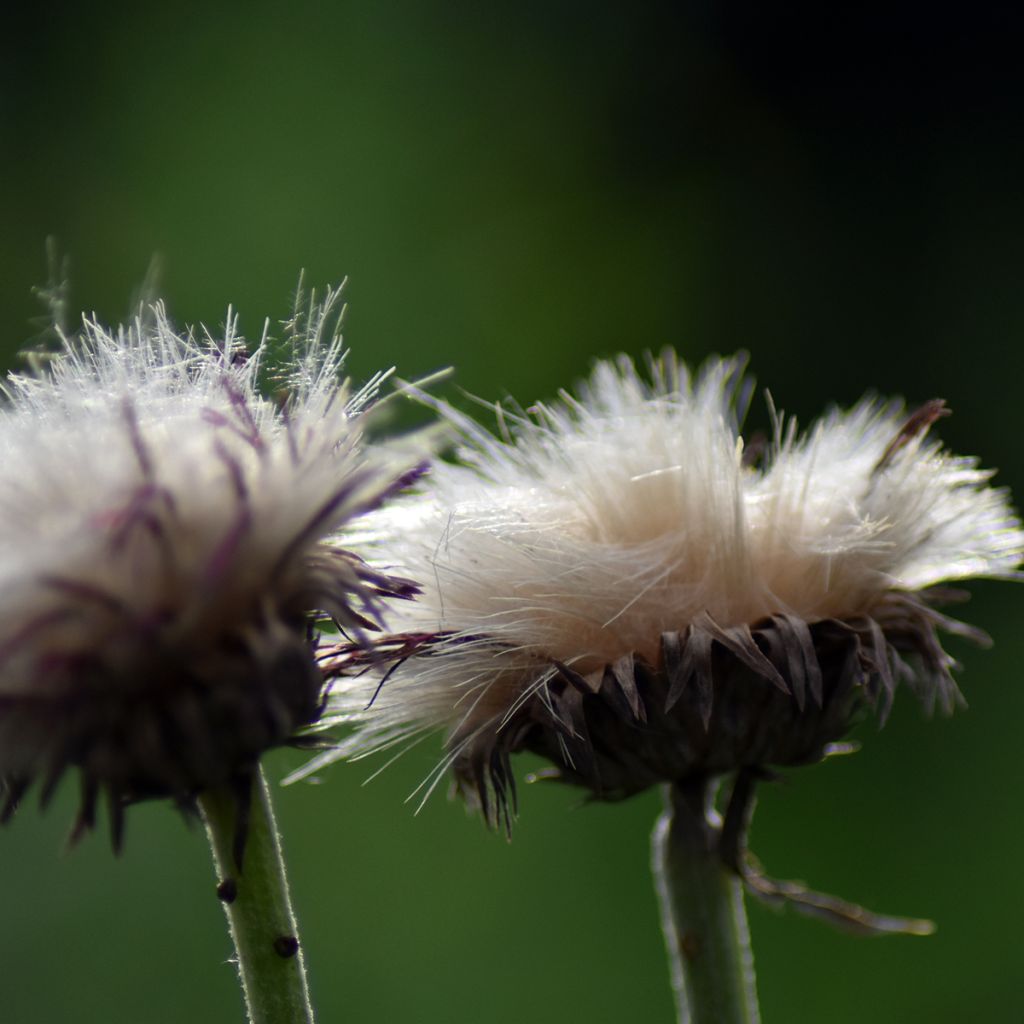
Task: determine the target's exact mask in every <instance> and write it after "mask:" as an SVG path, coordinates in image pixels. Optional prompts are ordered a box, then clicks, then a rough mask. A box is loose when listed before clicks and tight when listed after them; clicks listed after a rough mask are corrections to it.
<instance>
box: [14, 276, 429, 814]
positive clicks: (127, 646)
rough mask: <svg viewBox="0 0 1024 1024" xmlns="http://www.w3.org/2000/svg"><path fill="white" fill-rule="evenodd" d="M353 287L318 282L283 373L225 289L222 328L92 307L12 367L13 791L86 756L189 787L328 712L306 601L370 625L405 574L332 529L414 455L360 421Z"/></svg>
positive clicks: (140, 788) (119, 783)
mask: <svg viewBox="0 0 1024 1024" xmlns="http://www.w3.org/2000/svg"><path fill="white" fill-rule="evenodd" d="M338 298H339V295H338V292H336V291H331V292H329V293H328V294H327V296H326V299H325V301H323V302H319V303H318V302H316V301H313V300H311V302H310V306H309V309H308V311H307V312H306V314H305V316H304V317H303V318H302V319H301V321H300V322H298V323H296V324H293V325H292V328H293V330H292V333H293V339H292V340H293V343H294V344H293V352H292V354H291V357H290V362H289V363H288V364H287V365H286V366H285V367H284V368H283V369H282V370H281V371H279V372H278V374H277V375H276V376H275V377H274V378H273V379H272V380H271V381H270V383H271V385H272V388H273V390H274V391H275V392H276V394H274V395H272V396H271V397H264V389H263V386H262V385H263V383H264V382H263V381H262V380H261V377H262V376H263V375H264V374H265V373H266V368H265V366H264V362H265V360H266V358H267V355H268V347H269V339H268V338H267V337H266V336H265V337H264V338H263V340H262V341H261V342H260V343H259V344H258V345H256V346H255V347H254V348H253V349H252V350H248V349H247V348H246V346H245V343H244V341H243V339H242V338H240V337H239V336H238V334H237V330H236V320H235V317H234V316H233V315H232V314H231V313H230V311H229V315H228V320H227V326H226V329H225V333H224V336H223V337H221V338H214V337H212V336H210V335H208V334H205V333H204V334H203V335H202V336H198V337H197V336H194V335H192V334H185V335H182V334H180V333H178V332H177V331H176V330H175V329H174V328H173V326H172V325H171V324H170V323H169V321H168V319H167V316H166V314H165V312H164V309H163V307H162V306H161V305H156V306H155V307H153V309H152V310H150V311H149V312H148V313H147V314H146V315H145V316H144V317H140V318H139V319H137V320H136V321H135V322H134V323H133V324H131V325H130V326H128V327H122V328H120V329H119V330H117V331H107V330H106V329H105V328H103V327H102V326H101V325H99V324H98V323H96V322H95V321H93V320H86V321H85V323H84V328H83V331H82V334H81V336H80V337H76V338H73V339H68V340H67V341H66V342H65V344H64V347H63V350H62V351H60V352H58V353H57V354H56V355H54V356H52V357H49V358H46V359H45V360H43V368H42V370H41V372H39V373H32V374H14V375H12V376H11V377H10V378H9V380H8V383H7V386H6V388H5V391H6V402H4V404H3V405H2V407H0V459H2V464H3V467H4V478H5V485H4V487H3V489H2V490H0V777H3V778H6V780H7V785H8V793H9V795H11V794H13V795H14V796H16V795H17V794H18V792H19V791H20V788H23V786H24V785H25V784H26V783H27V782H28V781H30V780H31V778H33V777H35V776H37V775H39V774H44V775H51V776H57V775H59V774H60V772H61V771H63V770H64V769H65V768H67V767H71V766H73V765H76V766H78V767H80V768H81V769H82V772H83V777H84V778H85V781H86V788H87V789H88V787H89V786H92V787H93V788H94V789H95V788H96V787H99V788H100V789H104V788H106V789H108V790H109V791H110V792H111V794H112V795H113V796H114V797H115V803H117V802H119V801H122V800H125V799H131V798H135V797H137V796H140V795H148V794H149V793H154V794H161V795H162V794H170V795H173V796H174V797H175V798H176V799H178V800H180V801H185V800H187V799H188V798H189V797H190V796H191V795H193V794H194V792H195V791H196V790H198V789H201V788H204V786H205V785H207V784H208V785H215V784H220V783H223V782H224V781H225V779H226V778H227V777H228V776H230V775H232V774H233V773H238V772H243V773H244V771H246V770H248V769H249V768H251V765H252V764H253V763H254V761H255V758H256V757H258V755H259V753H260V752H261V751H262V749H265V748H266V747H267V746H272V745H274V744H275V743H279V742H285V741H287V739H288V738H289V737H290V736H291V735H293V734H294V732H295V730H296V729H297V728H298V727H299V726H301V725H305V724H308V722H309V721H310V720H311V717H312V716H313V714H314V713H315V709H316V707H317V705H318V702H319V689H320V684H319V682H318V680H319V678H320V677H319V672H318V670H317V667H316V664H315V660H314V656H313V650H312V648H311V646H310V639H309V636H308V633H307V616H308V615H309V614H313V613H320V614H323V615H326V616H328V617H330V618H332V619H334V620H335V621H336V622H337V623H339V624H340V625H341V626H342V627H344V628H348V629H350V630H355V631H357V632H358V631H359V630H360V629H362V628H363V627H364V626H366V625H367V624H370V623H372V621H373V620H375V619H376V618H377V617H378V613H379V611H380V605H381V599H382V598H383V597H384V596H389V595H392V594H395V593H397V594H401V595H403V596H409V594H410V593H411V592H412V588H411V587H410V586H409V585H408V584H407V583H406V582H405V581H402V580H397V579H394V578H391V577H389V576H386V575H384V574H383V573H380V572H378V571H376V570H373V569H371V568H370V567H369V566H367V565H366V564H365V563H363V562H362V561H361V560H360V559H359V558H357V557H355V556H354V555H352V554H351V553H350V552H348V551H347V550H346V549H344V548H343V547H342V546H340V545H338V544H336V543H334V542H328V541H327V538H328V537H329V536H330V535H331V534H332V533H334V532H336V531H338V530H339V529H341V528H342V527H343V526H345V525H346V524H348V523H350V522H351V521H352V520H353V519H355V518H356V517H358V516H360V515H362V514H363V513H365V512H367V511H368V510H370V509H373V508H375V507H377V506H378V505H380V504H381V503H382V502H383V501H384V500H385V499H386V498H387V497H388V496H389V495H391V494H392V493H394V492H396V491H397V490H399V489H401V488H402V487H403V486H404V485H405V484H406V483H408V482H409V480H410V479H411V478H412V476H414V475H415V474H416V472H417V470H416V469H415V463H414V461H413V460H411V459H410V458H408V457H407V456H405V455H398V454H396V453H390V452H385V451H383V450H372V451H368V450H367V449H366V448H365V447H364V445H363V442H362V429H363V425H364V421H365V418H366V416H367V413H368V411H369V409H370V406H371V404H372V402H373V399H374V397H375V394H376V390H377V387H378V385H379V383H380V381H381V380H382V379H383V378H382V377H376V378H374V379H373V380H371V381H370V383H369V384H368V385H367V386H366V387H364V388H363V389H362V390H360V391H358V392H356V393H353V392H352V391H351V389H350V388H349V386H348V384H347V382H345V381H344V380H342V379H341V377H340V370H341V365H342V360H343V351H342V348H341V342H340V337H339V336H338V335H337V333H336V331H335V330H334V325H335V323H336V317H335V313H336V307H337V303H338ZM87 695H88V697H89V699H85V698H86V696H87ZM119 701H121V703H120V704H119ZM247 702H248V703H247ZM91 714H92V715H94V716H95V719H96V720H95V721H94V722H92V724H91V725H83V724H82V723H83V722H87V721H90V718H89V716H90V715H91ZM72 719H74V721H72ZM76 723H77V724H76ZM152 730H155V735H157V738H156V739H154V738H153V735H154V733H153V732H152ZM232 730H233V734H229V733H231V732H232ZM133 731H134V732H136V733H137V735H134V736H133V735H132V733H133ZM190 743H193V747H194V749H187V748H188V746H189V744H190ZM119 744H120V745H121V746H120V747H119ZM147 744H148V750H147V749H146V748H147ZM176 746H180V747H181V748H182V749H181V750H178V751H176V750H175V747H176ZM122 747H123V749H121V748H122ZM129 748H131V749H129ZM86 810H87V809H86V808H83V811H86ZM88 813H89V814H91V811H89V812H88ZM89 823H90V822H88V821H86V822H85V824H89Z"/></svg>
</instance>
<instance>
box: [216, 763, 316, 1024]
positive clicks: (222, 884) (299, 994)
mask: <svg viewBox="0 0 1024 1024" xmlns="http://www.w3.org/2000/svg"><path fill="white" fill-rule="evenodd" d="M245 801H251V803H250V804H249V806H248V807H247V806H245ZM199 805H200V808H201V810H202V813H203V820H204V821H205V822H206V831H207V834H208V835H209V837H210V846H211V847H212V850H213V861H214V867H215V869H216V871H217V881H218V885H217V895H218V896H219V897H220V899H221V901H222V903H223V906H224V912H225V913H226V914H227V918H228V929H229V930H230V932H231V938H232V940H233V941H234V944H235V950H236V952H237V956H238V974H239V977H240V979H241V982H242V991H243V993H244V995H245V1005H246V1010H247V1011H248V1014H249V1022H250V1024H313V1009H312V1006H311V1005H310V1002H309V989H308V987H307V985H306V969H305V965H304V963H303V955H302V949H301V947H300V946H299V934H298V927H297V924H296V920H295V914H294V912H293V911H292V905H291V899H290V897H289V895H288V879H287V877H286V875H285V869H284V859H283V857H282V856H281V841H280V837H279V836H278V832H277V825H276V824H275V822H274V812H273V810H272V808H271V804H270V791H269V790H268V788H267V783H266V779H265V778H264V777H263V772H262V770H258V772H257V776H256V778H255V780H254V785H253V786H252V792H251V793H246V794H245V797H244V800H243V801H242V803H241V804H240V802H239V793H238V792H236V791H234V790H229V789H224V790H214V791H211V792H207V793H204V794H203V795H202V796H201V797H200V798H199ZM243 851H244V861H243V856H242V855H243ZM243 863H244V870H243V867H242V866H243Z"/></svg>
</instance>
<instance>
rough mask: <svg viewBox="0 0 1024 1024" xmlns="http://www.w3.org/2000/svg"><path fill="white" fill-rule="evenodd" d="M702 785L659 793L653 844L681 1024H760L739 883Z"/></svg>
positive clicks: (684, 785)
mask: <svg viewBox="0 0 1024 1024" xmlns="http://www.w3.org/2000/svg"><path fill="white" fill-rule="evenodd" d="M720 836H721V828H720V826H719V824H718V821H717V815H716V814H715V811H714V807H713V804H712V789H711V786H710V784H709V783H707V782H705V781H698V782H687V783H677V784H674V785H669V786H666V787H665V810H664V812H663V813H662V815H661V817H659V818H658V822H657V825H656V826H655V828H654V834H653V836H652V837H651V846H652V854H653V856H652V868H653V870H654V882H655V887H656V889H657V892H658V901H659V903H660V906H661V925H662V929H663V930H664V932H665V943H666V945H667V947H668V955H669V965H670V969H671V972H672V989H673V991H674V993H675V997H676V1015H677V1019H678V1022H679V1024H759V1021H760V1019H761V1015H760V1011H759V1010H758V1005H757V989H756V986H755V982H754V958H753V954H752V953H751V951H750V934H749V932H748V931H747V917H746V912H745V910H744V907H743V883H742V882H741V880H740V878H739V877H738V876H737V875H736V874H735V873H734V872H733V871H730V870H729V869H728V868H727V867H726V866H725V865H724V864H723V861H722V857H721V852H720V849H719V840H720Z"/></svg>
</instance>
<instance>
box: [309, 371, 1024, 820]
mask: <svg viewBox="0 0 1024 1024" xmlns="http://www.w3.org/2000/svg"><path fill="white" fill-rule="evenodd" d="M744 362H745V361H744V359H743V358H742V357H737V358H732V359H726V360H713V361H711V362H709V363H708V364H707V366H706V367H705V368H704V370H703V372H702V373H701V374H700V375H699V376H698V377H697V378H696V379H695V380H692V379H691V376H690V374H689V372H688V371H687V369H686V367H685V366H684V365H682V364H681V363H680V362H679V361H678V359H677V357H676V356H675V355H674V354H673V353H672V352H666V353H664V354H663V355H662V356H661V357H660V358H658V359H652V360H651V361H650V363H649V366H648V374H649V379H644V377H642V376H641V374H640V373H638V372H637V370H636V369H635V367H634V365H633V364H632V363H631V362H630V361H629V360H628V359H627V358H625V357H621V358H619V359H618V360H616V361H615V362H601V363H598V364H597V366H596V368H595V369H594V372H593V374H592V376H591V378H590V379H589V381H588V382H587V383H585V384H584V385H582V387H581V388H580V389H579V392H578V394H577V395H575V396H574V395H572V394H569V393H567V392H563V393H562V394H561V396H560V398H559V400H558V401H557V402H555V403H554V404H550V405H538V406H536V407H534V408H533V409H532V410H530V411H529V413H524V412H521V411H518V410H512V411H511V412H510V411H508V410H505V409H502V408H500V407H498V408H497V410H496V411H497V415H498V434H497V436H494V435H492V434H490V433H488V432H487V431H486V430H484V429H483V428H481V427H479V426H478V425H476V424H475V423H474V422H472V421H470V420H469V419H467V418H465V417H463V416H462V415H461V414H459V413H458V412H456V411H454V410H453V409H451V408H448V407H444V408H443V411H444V413H445V414H446V415H447V417H448V419H449V420H450V422H451V423H452V424H453V426H454V428H455V429H456V431H457V433H458V436H459V444H458V462H457V463H455V464H449V465H439V466H437V467H436V469H435V471H434V472H433V473H432V476H431V481H430V488H429V491H426V490H424V491H423V492H422V493H420V494H419V495H418V496H416V497H413V498H411V499H408V500H406V501H404V502H402V503H400V504H399V505H397V506H393V507H392V508H391V509H389V510H384V511H382V512H381V513H378V514H376V515H375V516H374V517H373V518H372V521H371V523H370V527H371V531H372V532H371V534H370V535H368V538H369V539H370V540H372V541H373V543H376V544H378V545H379V546H380V548H381V550H383V551H386V552H387V559H388V561H389V562H392V563H394V562H397V563H398V564H399V565H400V566H401V569H402V571H404V572H407V573H408V574H409V575H410V576H412V577H413V578H414V579H416V580H418V581H420V582H421V583H422V585H423V593H422V595H421V596H420V598H419V599H418V600H417V601H416V602H412V603H410V604H409V605H407V606H404V607H403V608H402V610H401V612H400V613H399V618H398V620H397V623H398V624H399V625H400V626H401V629H400V630H399V631H398V632H396V633H394V634H392V635H390V636H388V637H385V638H383V639H382V640H381V641H380V642H379V652H386V653H387V654H388V655H389V657H390V661H391V668H390V671H389V672H388V673H387V676H386V678H384V679H383V680H382V679H381V677H380V671H379V668H378V667H377V665H379V662H378V663H377V664H376V665H375V664H373V663H372V662H371V660H370V659H368V658H367V656H366V655H365V654H364V653H362V652H360V651H358V650H355V649H354V648H352V647H351V646H350V645H345V644H341V645H338V646H337V647H336V648H335V650H334V652H333V656H334V662H333V667H332V671H333V672H335V673H336V674H338V675H339V676H341V677H342V678H340V679H339V680H338V682H337V683H336V685H335V688H334V690H333V694H332V697H331V702H330V706H331V711H332V717H333V719H334V720H343V721H348V722H353V723H355V724H356V726H357V729H356V731H355V732H354V733H353V734H352V735H351V736H350V737H348V738H347V739H346V740H345V742H343V743H342V745H341V746H340V748H339V749H338V750H336V751H334V752H331V753H328V754H326V755H323V756H322V757H321V758H320V759H319V760H318V761H316V762H314V764H313V765H312V766H311V768H310V770H312V769H313V768H315V767H316V766H317V765H318V764H322V763H324V762H325V761H327V760H330V759H331V758H333V757H340V756H350V757H351V756H356V757H358V756H363V755H365V754H367V753H370V752H373V751H377V750H383V749H387V748H391V747H395V746H398V747H402V746H403V745H405V744H408V743H410V742H413V741H414V740H415V738H416V737H417V735H418V734H420V733H421V732H423V731H430V730H434V729H437V728H443V729H445V730H446V731H447V754H446V757H445V759H444V761H443V762H442V763H441V764H440V765H439V766H438V769H437V771H436V772H435V773H434V774H433V775H432V776H431V777H430V778H429V779H428V780H426V781H425V783H424V789H425V790H426V792H429V791H430V790H431V789H432V788H433V787H434V786H435V785H436V784H437V782H438V781H439V779H440V778H441V777H442V776H443V774H444V773H445V771H446V770H447V768H448V767H449V766H450V767H451V768H453V769H454V775H455V779H456V783H457V785H458V788H459V789H460V790H461V791H462V792H463V794H464V795H466V796H467V797H468V798H469V799H470V801H471V802H475V803H477V804H479V805H480V806H481V807H482V808H483V810H484V813H485V814H486V815H487V816H488V818H489V819H490V820H491V821H492V822H495V821H497V820H498V819H499V818H504V820H505V821H506V823H507V822H508V820H509V803H510V801H511V800H512V798H513V779H512V774H511V770H510V763H509V759H510V755H512V754H514V753H516V752H517V751H522V750H528V751H532V752H534V753H537V754H540V755H543V756H544V757H545V758H548V759H550V761H551V762H552V763H553V764H554V766H555V769H556V772H557V774H558V776H559V777H560V778H561V779H563V780H564V781H567V782H570V783H573V784H576V785H579V786H583V787H586V789H588V790H589V791H590V793H591V794H592V795H593V796H594V797H596V798H599V799H619V798H622V797H626V796H629V795H630V794H632V793H636V792H638V791H640V790H642V789H645V788H646V787H648V786H650V785H652V784H655V783H658V782H662V781H664V782H676V783H678V782H682V781H685V780H689V779H702V778H703V779H709V778H712V777H715V776H719V775H724V774H726V773H730V772H733V771H735V770H737V769H752V770H762V769H768V768H769V767H770V766H773V765H793V764H800V763H806V762H813V761H816V760H818V759H820V758H821V757H823V756H824V754H825V753H827V752H828V751H829V749H830V745H831V744H833V743H834V742H835V741H837V740H838V739H840V738H841V737H842V736H843V735H844V734H846V733H847V731H848V729H849V728H850V726H851V723H852V722H853V721H854V719H855V718H856V716H857V715H858V714H860V713H862V711H863V709H865V708H869V707H870V708H876V709H877V710H878V712H879V713H880V714H881V715H882V716H884V715H885V714H886V713H887V712H888V710H889V707H890V704H891V701H892V698H893V692H894V690H895V688H896V685H897V682H898V681H899V680H906V681H907V682H908V683H909V684H910V685H911V687H912V688H913V689H914V690H915V691H916V692H917V694H918V695H919V696H920V697H921V699H922V700H923V701H924V703H925V704H926V705H927V706H929V707H931V706H933V705H935V704H937V705H938V706H939V707H941V708H942V709H944V710H950V709H952V708H953V707H954V706H955V705H956V704H957V703H958V702H960V701H961V699H962V698H961V697H960V693H959V690H958V689H957V686H956V683H955V681H954V679H953V676H952V674H951V670H952V669H953V668H954V667H955V663H954V661H953V659H952V658H951V657H950V656H949V655H948V654H946V653H945V652H944V651H943V649H942V646H941V645H940V642H939V638H938V632H939V631H942V630H944V631H947V632H952V633H960V634H964V635H967V636H971V637H974V638H981V637H982V635H981V634H979V633H977V631H975V630H972V629H970V628H969V627H966V626H964V625H962V624H960V623H958V622H955V621H953V620H951V619H949V618H947V617H945V616H943V615H942V614H940V613H939V612H938V611H937V610H936V608H935V605H936V604H938V603H940V602H942V601H943V600H946V599H947V598H949V597H950V593H949V591H948V590H947V589H945V587H944V585H945V584H947V583H948V582H950V581H955V580H959V579H964V578H967V577H978V576H987V577H1011V576H1013V575H1015V569H1016V567H1017V565H1018V563H1019V562H1020V559H1021V555H1022V551H1024V533H1022V531H1021V524H1020V522H1019V521H1018V519H1017V518H1016V516H1015V515H1014V513H1013V512H1012V510H1011V509H1010V506H1009V504H1008V499H1007V495H1006V493H1005V492H1003V491H1001V490H996V489H993V488H991V487H990V486H989V485H988V481H989V478H990V476H991V473H990V472H988V471H985V470H982V469H979V468H978V465H977V463H976V461H975V460H974V459H971V458H963V457H959V456H954V455H951V454H948V453H946V452H945V451H943V450H942V448H941V447H940V446H939V444H937V443H935V442H931V441H928V440H927V439H926V433H927V430H928V427H929V426H930V424H931V423H932V422H933V421H934V420H935V419H936V418H938V417H939V416H940V415H941V414H942V413H943V412H944V408H943V406H942V403H940V402H932V403H929V404H928V405H926V406H925V407H924V408H923V409H921V410H918V411H917V412H916V413H914V414H911V415H910V416H909V417H908V415H907V414H906V412H905V411H904V409H903V407H902V405H901V404H900V403H899V402H880V401H878V400H875V399H870V398H869V399H865V400H864V401H862V402H861V403H860V404H859V405H857V406H856V407H855V408H853V409H852V410H850V411H847V412H841V411H833V412H831V413H829V414H828V415H826V416H825V418H824V419H822V420H821V421H820V422H818V423H817V424H816V425H815V426H813V427H812V428H811V430H810V431H809V432H807V433H806V434H803V435H799V434H798V433H797V428H796V424H795V423H794V422H793V421H792V420H786V419H784V418H783V417H781V416H777V415H775V414H774V412H773V419H774V437H773V438H772V439H771V441H770V443H768V445H767V447H766V450H765V452H764V453H763V458H758V457H752V455H751V450H750V449H751V448H753V447H754V446H750V448H745V446H744V441H743V439H742V437H741V436H740V434H739V423H740V421H741V420H742V415H743V413H744V412H745V408H746V405H747V402H748V400H749V395H750V390H751V388H750V386H749V385H747V384H746V383H745V382H744V379H743V370H744ZM364 670H366V671H365V674H364V675H360V674H359V673H360V672H362V671H364ZM377 690H379V692H375V691H377Z"/></svg>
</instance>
